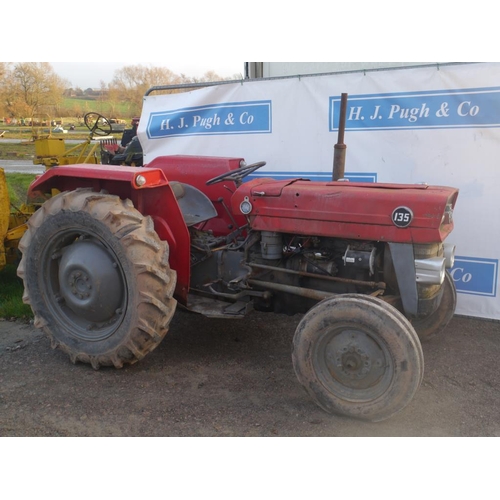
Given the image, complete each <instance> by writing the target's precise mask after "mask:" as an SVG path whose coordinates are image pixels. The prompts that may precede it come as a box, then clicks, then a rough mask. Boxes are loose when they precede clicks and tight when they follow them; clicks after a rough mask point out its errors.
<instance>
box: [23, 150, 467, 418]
mask: <svg viewBox="0 0 500 500" xmlns="http://www.w3.org/2000/svg"><path fill="white" fill-rule="evenodd" d="M264 165H265V162H259V163H254V164H251V165H246V164H245V162H244V160H243V159H242V158H214V157H194V156H163V157H158V158H156V159H154V160H153V161H151V162H150V163H149V164H148V165H147V166H146V167H144V168H137V167H126V166H108V165H70V166H63V167H57V168H52V169H49V170H48V171H47V172H46V173H44V174H43V175H42V176H40V177H38V178H37V179H36V180H35V181H34V183H33V184H32V186H31V187H30V193H29V194H30V197H31V199H32V200H34V201H38V202H40V201H42V202H43V204H42V205H41V207H40V208H39V209H38V210H37V212H36V213H35V214H34V215H33V216H32V217H31V219H30V220H29V229H28V231H27V232H26V233H25V235H24V237H23V239H22V241H21V243H20V249H21V251H22V260H21V263H20V266H19V271H18V273H19V276H21V277H22V279H23V280H24V286H25V295H24V299H25V302H27V303H30V304H31V307H32V309H33V311H34V315H35V326H36V327H38V328H41V329H43V330H44V331H45V333H46V334H47V335H48V336H49V337H50V339H51V342H52V346H53V347H57V348H60V349H62V350H63V351H64V352H66V353H67V354H68V355H69V357H70V359H71V361H72V362H74V363H76V362H77V361H81V362H84V363H90V364H91V365H92V366H93V367H94V368H95V369H97V368H99V367H100V366H107V365H110V366H115V367H117V368H121V367H122V366H123V365H125V364H130V363H135V362H137V361H139V360H140V359H142V358H143V357H144V356H145V355H146V354H147V353H149V352H151V351H152V350H153V349H154V348H155V347H156V346H158V344H159V343H160V342H161V340H162V339H163V337H164V336H165V334H166V333H167V330H168V328H169V323H170V320H171V318H172V316H173V314H174V311H175V309H176V305H177V304H179V305H181V306H182V307H183V308H185V309H188V310H190V311H194V312H197V313H200V314H203V315H205V316H207V317H212V318H243V317H245V315H246V314H248V313H250V312H251V311H252V309H255V310H259V311H269V312H279V313H289V314H295V313H302V314H304V316H303V318H302V320H301V321H300V324H299V325H298V328H297V330H296V332H295V337H294V340H293V354H292V359H293V366H294V369H295V372H296V374H297V377H298V379H299V381H300V382H301V384H302V385H303V386H304V388H305V389H306V391H307V392H308V393H309V394H310V396H311V397H312V398H313V399H314V400H315V402H316V403H317V404H318V405H319V406H320V407H322V408H323V409H324V410H326V411H328V412H333V413H337V414H343V415H348V416H352V417H357V418H362V419H368V420H374V421H377V420H383V419H385V418H388V417H390V416H391V415H393V414H394V413H396V412H398V411H400V410H401V409H403V408H404V407H405V406H406V405H407V404H408V403H409V402H410V401H411V399H412V398H413V396H414V394H415V392H416V391H417V389H418V387H419V385H420V383H421V381H422V377H423V370H424V360H423V353H422V348H421V344H420V340H421V339H427V338H429V337H431V336H433V335H434V334H436V333H437V332H438V331H440V330H442V329H443V328H444V327H445V326H446V324H447V323H448V322H449V320H450V319H451V317H452V316H453V313H454V310H455V305H456V292H455V287H454V284H453V281H452V279H451V277H450V275H449V273H448V272H447V271H446V269H447V268H450V267H452V265H453V254H454V248H453V247H452V246H451V245H446V244H444V240H445V238H446V237H447V236H448V234H449V233H450V232H451V231H452V228H453V218H452V214H453V208H454V206H455V202H456V199H457V196H458V190H457V189H454V188H450V187H435V186H427V185H396V184H377V183H375V184H368V183H354V182H343V181H340V180H339V181H332V182H312V181H309V180H306V179H289V180H279V181H278V180H273V179H270V178H261V179H254V180H251V181H248V182H245V183H243V182H242V180H243V179H244V178H245V177H247V176H248V175H250V174H251V173H253V172H254V171H256V170H257V169H259V168H260V167H262V166H264ZM56 193H57V194H56ZM419 337H420V339H419Z"/></svg>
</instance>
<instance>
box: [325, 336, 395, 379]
mask: <svg viewBox="0 0 500 500" xmlns="http://www.w3.org/2000/svg"><path fill="white" fill-rule="evenodd" d="M325 355H326V360H325V361H326V366H327V369H328V371H329V373H330V375H331V376H332V377H333V378H334V379H335V380H337V381H338V382H340V383H341V384H342V385H345V386H348V387H353V388H357V389H366V388H368V387H372V386H373V385H375V384H376V383H377V382H378V381H379V380H380V379H381V377H382V376H383V375H384V371H385V356H384V352H383V350H382V349H381V347H380V346H379V345H378V344H377V342H375V341H374V340H373V338H371V337H370V336H369V335H367V334H366V333H364V332H362V331H357V330H342V331H340V332H339V333H338V334H337V335H334V336H333V337H331V339H330V340H329V342H328V344H327V346H326V350H325Z"/></svg>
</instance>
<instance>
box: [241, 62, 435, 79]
mask: <svg viewBox="0 0 500 500" xmlns="http://www.w3.org/2000/svg"><path fill="white" fill-rule="evenodd" d="M428 64H438V63H431V62H249V63H246V67H247V77H248V78H272V77H279V76H292V75H315V74H321V73H337V72H343V71H360V70H373V69H383V68H403V67H408V66H422V65H428Z"/></svg>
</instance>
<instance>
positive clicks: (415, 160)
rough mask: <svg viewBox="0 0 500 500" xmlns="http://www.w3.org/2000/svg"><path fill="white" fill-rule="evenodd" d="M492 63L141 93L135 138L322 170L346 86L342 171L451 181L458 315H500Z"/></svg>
mask: <svg viewBox="0 0 500 500" xmlns="http://www.w3.org/2000/svg"><path fill="white" fill-rule="evenodd" d="M499 85H500V63H463V64H448V65H435V66H421V67H411V68H398V69H390V70H371V71H370V70H367V71H356V72H352V73H337V74H335V73H332V74H327V75H311V76H304V75H301V76H297V77H285V78H282V79H269V80H265V79H264V80H251V81H245V80H243V81H241V82H238V83H231V84H221V85H215V86H212V87H205V88H202V89H198V90H193V91H190V92H183V93H177V94H168V95H154V94H153V95H149V96H147V97H145V98H144V107H143V113H142V116H141V121H140V125H139V132H138V135H139V140H140V142H141V144H142V146H143V149H144V154H145V159H144V162H145V163H146V164H147V163H148V162H150V161H151V160H153V159H154V158H156V157H157V156H162V155H177V154H182V155H202V156H225V157H242V158H245V160H246V162H247V163H254V162H257V161H266V166H265V167H264V168H262V169H260V170H258V171H257V172H256V173H255V174H254V175H253V177H256V176H260V177H264V176H268V177H273V178H285V177H307V178H309V179H311V180H324V181H328V180H331V178H332V170H333V151H334V145H335V143H336V142H337V136H338V126H339V116H340V99H341V94H342V93H347V94H348V102H347V114H346V130H345V136H344V142H345V144H346V145H347V154H346V177H347V178H348V179H350V180H355V181H364V182H396V183H427V184H434V185H447V186H453V187H457V188H459V189H460V194H459V197H458V201H457V204H456V207H455V212H454V222H455V229H454V231H453V233H452V234H451V235H450V237H449V238H448V239H447V241H448V242H450V243H453V244H455V245H456V247H457V258H456V261H455V266H454V268H453V269H452V270H451V275H452V277H453V280H454V281H455V285H456V287H457V292H458V307H457V313H458V314H462V315H466V316H475V317H482V318H492V319H500V303H499V301H498V300H497V294H498V291H499V290H498V256H499V252H498V248H500V227H499V225H500V223H499V219H500V217H499V219H497V218H496V216H495V214H497V215H499V214H500V197H499V196H498V194H497V193H496V191H497V189H500V160H499V158H500V86H499Z"/></svg>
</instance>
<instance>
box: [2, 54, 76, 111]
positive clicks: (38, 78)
mask: <svg viewBox="0 0 500 500" xmlns="http://www.w3.org/2000/svg"><path fill="white" fill-rule="evenodd" d="M3 71H5V68H3ZM0 85H1V93H2V94H3V98H4V102H5V103H6V108H7V110H8V113H9V114H10V115H11V116H18V117H21V116H28V117H31V118H33V117H34V116H36V115H37V114H42V113H43V114H49V115H50V114H51V113H52V112H53V111H54V110H55V109H56V106H57V105H58V104H59V103H60V102H61V100H62V98H63V92H64V90H65V88H66V87H67V86H68V82H66V81H65V80H63V79H62V78H60V77H59V76H58V75H56V74H55V73H54V70H53V69H52V66H51V65H50V64H49V63H47V62H21V63H16V64H14V66H13V68H12V69H11V68H10V67H7V70H6V71H5V73H4V75H3V78H2V80H1V83H0Z"/></svg>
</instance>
